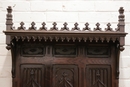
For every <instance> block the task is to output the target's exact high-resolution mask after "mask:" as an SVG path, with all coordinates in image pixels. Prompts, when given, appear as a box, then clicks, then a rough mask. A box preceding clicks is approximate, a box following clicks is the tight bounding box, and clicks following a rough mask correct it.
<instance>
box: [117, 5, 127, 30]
mask: <svg viewBox="0 0 130 87" xmlns="http://www.w3.org/2000/svg"><path fill="white" fill-rule="evenodd" d="M118 18H119V29H120V30H119V31H121V32H124V31H125V30H124V26H125V22H124V21H125V15H124V9H123V7H120V9H119V16H118Z"/></svg>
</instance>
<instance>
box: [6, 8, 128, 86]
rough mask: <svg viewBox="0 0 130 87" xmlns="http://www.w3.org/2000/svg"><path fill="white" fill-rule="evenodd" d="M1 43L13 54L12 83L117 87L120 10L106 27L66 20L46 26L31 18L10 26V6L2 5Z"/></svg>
mask: <svg viewBox="0 0 130 87" xmlns="http://www.w3.org/2000/svg"><path fill="white" fill-rule="evenodd" d="M7 11H8V13H7V19H6V31H4V33H5V35H6V44H7V47H6V48H7V49H8V50H10V49H11V53H12V78H13V79H12V82H13V84H12V87H118V80H119V56H120V51H123V50H124V47H123V46H124V42H125V41H124V40H125V39H124V38H125V36H126V34H127V33H125V30H124V26H125V23H124V14H123V13H124V9H123V7H121V8H120V9H119V13H120V14H119V23H118V26H117V28H116V29H115V30H114V29H112V28H111V27H110V26H111V24H110V23H108V24H107V27H106V28H105V30H102V28H100V24H99V23H96V27H95V28H94V29H93V30H92V29H91V28H89V23H85V27H84V28H83V29H80V28H79V27H78V23H77V22H76V23H75V24H74V27H73V28H72V29H69V28H68V27H67V25H68V24H67V23H66V22H65V23H64V24H63V27H62V28H61V29H58V27H57V23H56V22H54V23H53V27H51V28H50V29H49V28H47V27H46V26H45V25H46V23H45V22H43V23H42V27H40V28H39V29H36V27H35V22H32V23H31V27H29V28H28V29H26V27H24V22H21V23H20V27H18V28H17V29H15V28H13V22H12V8H11V7H10V6H9V7H8V8H7Z"/></svg>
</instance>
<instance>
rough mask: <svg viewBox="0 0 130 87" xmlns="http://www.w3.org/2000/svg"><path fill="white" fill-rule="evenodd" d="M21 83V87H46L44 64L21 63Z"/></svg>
mask: <svg viewBox="0 0 130 87" xmlns="http://www.w3.org/2000/svg"><path fill="white" fill-rule="evenodd" d="M21 83H22V84H21V87H44V65H35V64H33V65H21ZM23 83H24V84H23Z"/></svg>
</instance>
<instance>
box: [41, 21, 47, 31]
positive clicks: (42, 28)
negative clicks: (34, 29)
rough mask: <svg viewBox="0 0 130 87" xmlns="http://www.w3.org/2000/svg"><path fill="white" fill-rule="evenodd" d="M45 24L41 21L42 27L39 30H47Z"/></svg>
mask: <svg viewBox="0 0 130 87" xmlns="http://www.w3.org/2000/svg"><path fill="white" fill-rule="evenodd" d="M45 25H46V23H45V22H43V23H42V27H41V28H40V29H39V30H45V31H47V28H46V27H45Z"/></svg>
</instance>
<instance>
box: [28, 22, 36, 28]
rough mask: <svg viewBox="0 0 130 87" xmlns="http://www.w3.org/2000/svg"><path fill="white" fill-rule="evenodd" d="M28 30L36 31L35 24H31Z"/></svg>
mask: <svg viewBox="0 0 130 87" xmlns="http://www.w3.org/2000/svg"><path fill="white" fill-rule="evenodd" d="M29 30H36V27H35V22H32V23H31V27H30V28H29Z"/></svg>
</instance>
